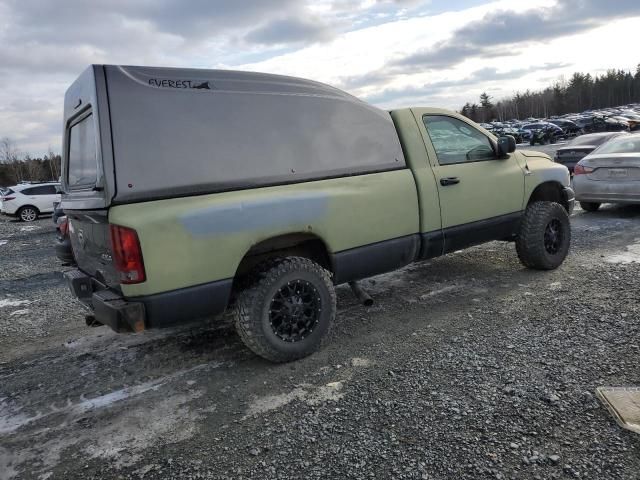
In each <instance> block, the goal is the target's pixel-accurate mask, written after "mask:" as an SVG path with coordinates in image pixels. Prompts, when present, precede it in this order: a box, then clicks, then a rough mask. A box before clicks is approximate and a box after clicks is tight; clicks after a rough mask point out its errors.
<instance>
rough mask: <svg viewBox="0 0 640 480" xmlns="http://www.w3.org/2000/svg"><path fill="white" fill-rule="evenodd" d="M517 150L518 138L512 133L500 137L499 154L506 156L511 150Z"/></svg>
mask: <svg viewBox="0 0 640 480" xmlns="http://www.w3.org/2000/svg"><path fill="white" fill-rule="evenodd" d="M515 151H516V139H515V138H513V137H512V136H511V135H503V136H501V137H498V156H499V157H500V158H504V157H506V156H507V155H509V154H510V153H511V152H515Z"/></svg>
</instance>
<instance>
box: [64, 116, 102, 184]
mask: <svg viewBox="0 0 640 480" xmlns="http://www.w3.org/2000/svg"><path fill="white" fill-rule="evenodd" d="M68 172H69V173H68V178H67V180H68V183H69V187H71V188H89V187H94V186H95V185H96V182H97V180H98V161H97V156H96V137H95V130H94V125H93V116H92V115H91V113H89V114H88V115H87V116H85V117H84V118H83V119H82V120H80V121H79V122H77V123H76V124H74V125H72V126H71V129H70V130H69V166H68Z"/></svg>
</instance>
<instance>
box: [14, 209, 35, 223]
mask: <svg viewBox="0 0 640 480" xmlns="http://www.w3.org/2000/svg"><path fill="white" fill-rule="evenodd" d="M18 218H19V219H20V220H22V221H23V222H34V221H36V220H37V219H38V209H37V208H36V207H31V206H26V207H20V210H18Z"/></svg>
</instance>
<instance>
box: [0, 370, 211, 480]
mask: <svg viewBox="0 0 640 480" xmlns="http://www.w3.org/2000/svg"><path fill="white" fill-rule="evenodd" d="M221 365H222V363H220V362H212V363H208V364H201V365H197V366H194V367H191V368H188V369H186V370H181V371H177V372H174V373H172V374H170V375H167V376H164V377H161V378H158V379H156V380H152V381H149V382H145V383H141V384H138V385H134V386H130V387H124V388H121V389H118V390H114V391H112V392H109V393H107V394H105V395H100V396H97V397H93V398H85V397H83V396H81V397H80V401H76V402H72V401H71V400H70V399H68V400H67V403H66V405H64V406H62V407H59V406H49V408H48V409H47V410H46V411H44V412H36V413H35V414H32V415H27V414H25V413H24V412H23V411H22V410H23V408H22V407H21V406H19V405H15V404H10V403H9V402H8V399H7V398H0V434H7V433H9V434H11V433H14V432H17V431H18V430H20V429H21V428H22V427H25V426H28V425H30V424H34V428H37V429H40V431H41V432H49V433H50V432H53V431H56V430H60V431H63V432H66V431H67V430H69V431H73V434H66V433H65V434H60V433H58V434H56V435H54V436H53V438H52V439H51V440H48V441H40V442H34V443H33V445H32V446H31V447H28V448H24V449H22V450H21V451H15V452H9V451H7V452H3V450H2V448H0V480H5V479H11V478H14V477H16V476H19V475H20V474H21V471H20V470H21V467H22V466H26V465H28V466H29V468H30V471H32V472H34V473H37V474H39V475H40V477H43V476H44V478H46V476H47V475H49V474H50V472H51V469H52V468H53V467H55V466H56V465H58V464H59V463H60V460H61V458H62V457H63V455H64V454H65V451H66V450H68V449H72V450H74V451H79V450H82V451H83V452H84V453H85V454H86V455H88V456H89V457H91V458H96V459H104V460H106V461H109V462H110V463H111V464H112V465H114V466H116V468H122V467H126V466H130V465H133V464H134V463H136V462H137V461H139V460H140V458H142V455H143V454H144V452H145V451H147V450H148V448H149V446H152V445H156V444H163V445H166V444H171V443H176V442H180V441H183V440H186V439H189V438H191V437H193V435H195V433H196V432H197V430H198V428H199V424H200V423H201V421H202V415H203V414H204V413H206V410H202V409H200V410H198V409H194V408H192V407H190V406H189V405H188V404H189V402H191V401H192V400H195V399H197V398H200V397H201V396H202V395H203V394H204V392H203V391H200V390H190V391H188V392H186V393H180V394H177V395H167V394H166V392H164V389H161V387H163V386H164V385H165V384H168V383H170V382H172V381H178V382H182V381H184V380H185V376H187V378H188V375H189V374H190V373H192V372H195V371H198V370H203V369H206V370H210V369H215V368H219V367H220V366H221ZM141 395H145V397H144V399H141V400H138V401H137V402H136V401H134V398H135V397H137V396H141ZM121 403H122V404H125V406H123V407H119V408H110V407H113V406H115V405H118V406H119V405H120V404H121ZM93 415H100V416H104V415H109V422H108V426H107V428H106V429H96V430H94V429H86V430H80V431H79V430H77V429H73V425H74V424H76V423H77V422H78V421H81V420H88V421H89V422H91V418H92V416H93ZM41 419H45V420H44V422H46V423H43V425H47V426H46V427H45V428H44V429H41V427H40V426H36V424H37V423H38V421H39V420H41ZM24 433H25V435H29V436H31V435H32V432H31V431H27V432H24ZM14 434H17V435H19V434H18V433H14ZM34 459H37V461H36V462H35V463H34ZM3 475H4V476H3Z"/></svg>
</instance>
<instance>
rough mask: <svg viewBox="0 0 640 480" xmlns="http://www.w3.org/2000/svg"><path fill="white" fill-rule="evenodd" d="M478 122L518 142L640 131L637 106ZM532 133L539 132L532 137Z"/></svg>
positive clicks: (552, 140) (638, 106) (549, 141)
mask: <svg viewBox="0 0 640 480" xmlns="http://www.w3.org/2000/svg"><path fill="white" fill-rule="evenodd" d="M480 125H481V126H482V127H483V128H485V129H486V130H489V131H490V132H492V133H494V134H495V135H497V136H500V135H512V136H513V137H514V138H515V139H516V142H518V143H522V142H530V143H531V144H532V145H533V144H536V143H551V142H554V141H556V140H559V139H561V138H565V139H567V138H572V137H575V136H578V135H583V134H587V133H599V132H620V131H626V132H632V131H636V130H639V129H640V105H638V104H632V105H625V106H622V107H617V108H605V109H600V110H588V111H585V112H582V113H571V114H566V115H562V116H553V117H549V118H546V119H538V118H527V119H524V120H517V119H512V120H508V121H500V122H498V121H493V122H489V123H482V124H480ZM541 130H544V133H543V134H542V135H540V134H539V132H540V131H541ZM535 134H539V135H538V136H537V137H536V138H535V139H533V137H534V136H535Z"/></svg>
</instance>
